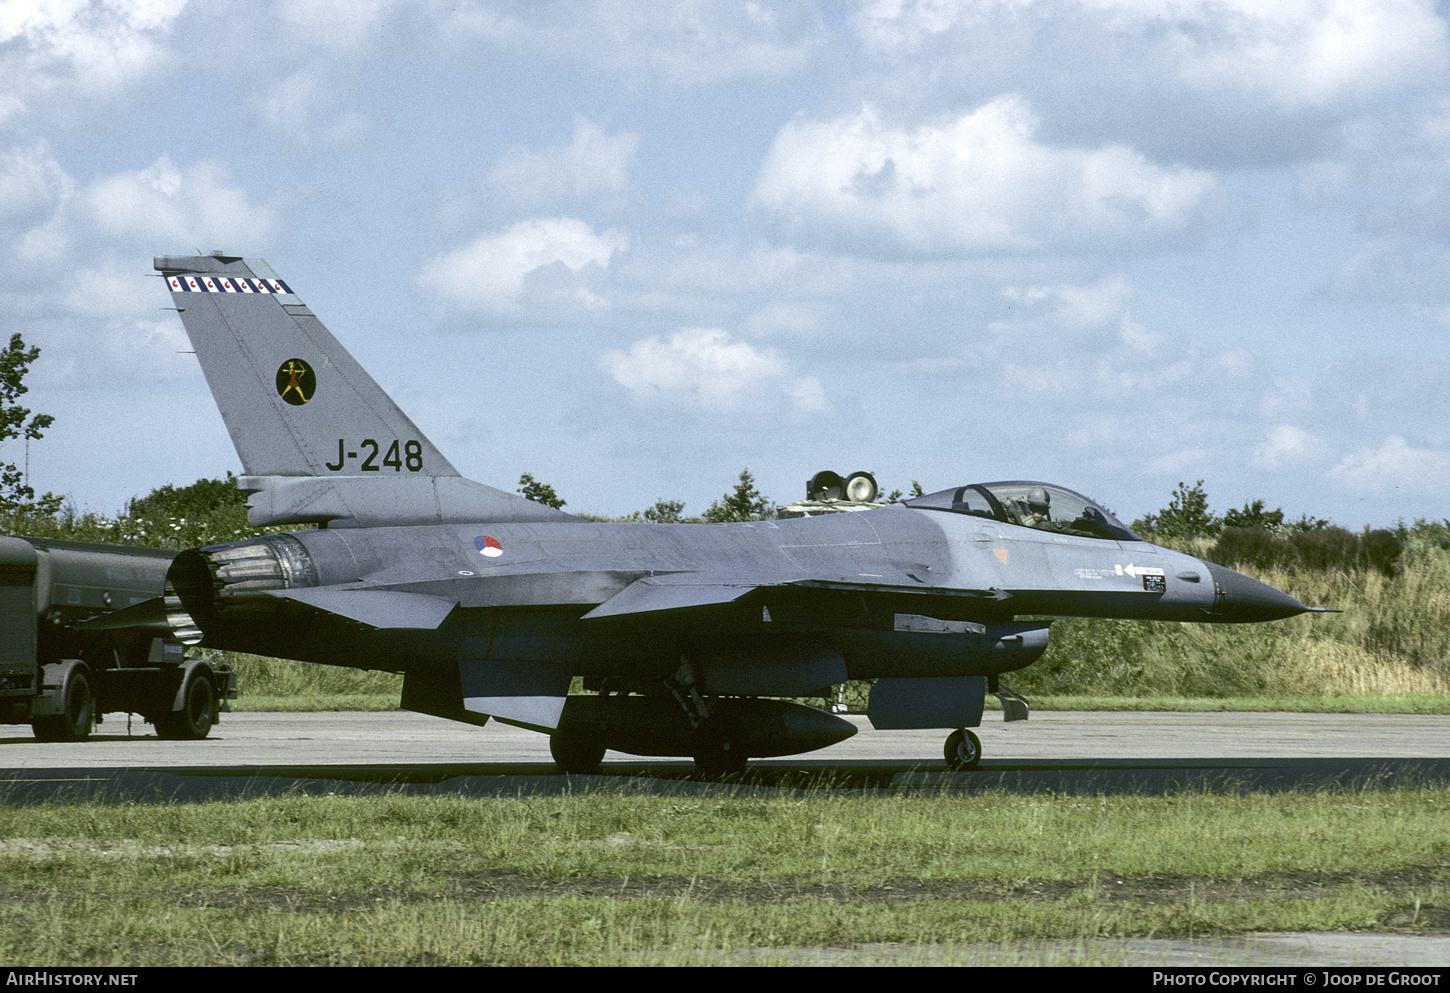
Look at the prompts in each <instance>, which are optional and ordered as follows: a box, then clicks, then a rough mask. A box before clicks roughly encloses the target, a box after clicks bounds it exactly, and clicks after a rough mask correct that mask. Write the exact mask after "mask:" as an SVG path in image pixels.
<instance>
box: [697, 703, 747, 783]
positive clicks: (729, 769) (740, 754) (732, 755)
mask: <svg viewBox="0 0 1450 993" xmlns="http://www.w3.org/2000/svg"><path fill="white" fill-rule="evenodd" d="M694 759H695V768H696V769H699V770H700V772H702V773H704V774H705V775H706V776H736V775H739V774H740V773H742V772H744V771H745V767H746V765H747V764H748V763H749V762H750V756H749V755H747V754H745V751H744V749H742V748H741V747H740V746H739V745H738V744H736V735H734V734H732V733H731V727H730V724H729V722H727V721H723V720H721V719H720V718H719V717H718V716H717V717H711V718H708V719H707V720H706V721H705V723H703V724H701V725H700V726H699V727H698V728H696V729H695V754H694Z"/></svg>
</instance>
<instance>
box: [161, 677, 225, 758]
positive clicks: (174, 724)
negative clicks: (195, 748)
mask: <svg viewBox="0 0 1450 993" xmlns="http://www.w3.org/2000/svg"><path fill="white" fill-rule="evenodd" d="M181 700H182V707H181V709H180V710H173V711H171V712H169V713H166V714H161V715H158V716H157V719H156V734H157V736H158V737H160V738H165V739H166V740H168V741H200V740H201V739H203V738H205V737H206V736H207V735H209V734H211V727H212V724H213V723H214V722H215V720H216V707H217V703H216V701H217V694H216V681H215V680H214V679H213V678H212V674H211V670H209V669H203V668H200V667H198V668H196V669H193V670H192V671H191V677H190V678H189V679H188V680H187V683H186V690H185V691H184V692H183V693H182V697H181Z"/></svg>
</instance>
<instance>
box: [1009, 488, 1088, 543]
mask: <svg viewBox="0 0 1450 993" xmlns="http://www.w3.org/2000/svg"><path fill="white" fill-rule="evenodd" d="M1051 502H1052V495H1051V494H1050V493H1048V492H1047V490H1045V489H1043V488H1042V487H1041V486H1034V487H1032V488H1031V489H1030V490H1028V491H1027V492H1026V493H1024V494H1023V495H1022V496H1020V497H1016V498H1014V499H1012V500H1009V501H1008V502H1007V503H1006V505H1005V506H1004V507H1003V509H1004V510H1006V511H1007V514H1008V517H1009V518H1010V519H1011V520H1012V521H1013V522H1015V523H1017V524H1020V525H1022V526H1023V527H1028V528H1036V529H1037V530H1039V531H1053V532H1055V533H1057V534H1071V535H1076V536H1078V537H1082V538H1096V537H1104V536H1105V535H1106V531H1105V530H1104V529H1103V528H1102V526H1101V524H1100V523H1099V521H1098V520H1095V519H1094V516H1096V517H1097V518H1101V516H1102V515H1101V514H1099V513H1098V512H1097V510H1096V509H1095V508H1085V509H1084V510H1083V517H1080V518H1078V519H1077V520H1075V521H1073V522H1072V523H1070V524H1067V523H1063V522H1060V521H1054V520H1053V519H1052V512H1051ZM1099 532H1102V533H1099Z"/></svg>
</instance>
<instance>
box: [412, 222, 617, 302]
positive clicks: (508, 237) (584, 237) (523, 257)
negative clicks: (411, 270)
mask: <svg viewBox="0 0 1450 993" xmlns="http://www.w3.org/2000/svg"><path fill="white" fill-rule="evenodd" d="M628 247H629V234H628V233H627V232H625V231H620V230H616V229H610V230H607V231H604V232H602V233H599V234H596V233H595V232H594V230H593V229H592V228H591V227H590V226H589V225H588V224H585V223H584V222H583V221H581V220H578V219H576V218H573V217H552V218H544V219H533V220H527V221H520V222H519V223H518V224H515V225H513V226H512V227H510V228H508V229H507V230H505V231H502V232H499V233H498V234H493V235H483V236H482V237H480V238H477V239H475V240H474V241H473V242H471V243H470V244H467V245H464V246H463V247H461V248H456V249H454V250H453V251H451V252H446V253H444V254H443V255H440V256H438V257H437V258H435V259H433V260H432V261H431V262H429V263H427V264H426V265H425V266H424V267H423V271H422V272H421V273H420V274H419V276H418V284H419V286H421V287H422V288H423V289H424V290H426V291H428V292H430V293H432V294H434V295H435V296H436V297H438V298H439V299H440V300H443V301H445V302H447V303H449V304H452V305H453V306H457V307H460V308H463V309H465V310H473V311H482V312H489V311H493V312H498V311H510V310H514V309H517V308H518V307H519V306H520V296H521V293H522V291H523V290H524V284H525V280H526V279H527V278H528V277H529V276H530V275H531V274H532V273H535V272H537V271H539V270H541V269H545V268H546V267H549V266H554V265H559V266H562V267H564V268H566V269H568V270H569V271H571V272H573V273H576V274H577V273H579V272H580V271H581V270H584V269H585V268H586V267H587V266H597V267H599V268H604V267H607V266H608V265H609V261H610V259H611V258H612V257H613V255H614V253H615V252H622V251H624V250H625V249H627V248H628ZM566 295H567V296H571V297H572V298H573V301H574V303H576V304H577V305H583V306H598V305H600V301H599V300H598V299H597V298H596V297H595V296H594V295H593V294H592V293H591V292H590V291H589V290H588V288H587V287H586V286H583V285H579V286H576V287H573V288H572V290H570V291H569V292H568V293H566Z"/></svg>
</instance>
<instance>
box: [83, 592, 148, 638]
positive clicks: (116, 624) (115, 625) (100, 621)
mask: <svg viewBox="0 0 1450 993" xmlns="http://www.w3.org/2000/svg"><path fill="white" fill-rule="evenodd" d="M76 629H77V630H79V631H131V630H151V631H155V632H157V633H158V634H166V635H169V634H170V633H171V623H170V621H168V620H167V618H166V602H165V600H164V599H163V598H162V597H159V596H158V597H152V598H151V599H150V600H142V601H141V602H140V603H134V604H132V605H131V606H129V607H127V608H125V609H124V610H113V611H112V612H111V613H109V614H101V615H100V616H98V617H92V618H91V619H90V620H88V621H81V622H80V623H79V624H77V625H76Z"/></svg>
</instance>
